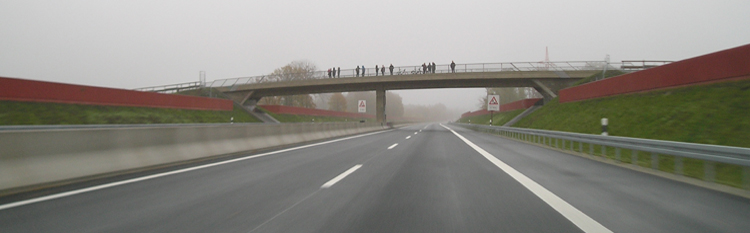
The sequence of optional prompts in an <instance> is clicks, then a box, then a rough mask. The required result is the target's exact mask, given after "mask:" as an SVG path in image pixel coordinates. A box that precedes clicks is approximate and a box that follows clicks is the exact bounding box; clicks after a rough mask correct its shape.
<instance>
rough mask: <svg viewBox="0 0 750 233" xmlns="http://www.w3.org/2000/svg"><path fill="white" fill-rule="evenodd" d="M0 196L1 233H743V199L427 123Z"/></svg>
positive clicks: (747, 215)
mask: <svg viewBox="0 0 750 233" xmlns="http://www.w3.org/2000/svg"><path fill="white" fill-rule="evenodd" d="M181 169H182V170H174V171H171V172H170V173H166V174H164V173H162V174H155V175H154V174H151V175H148V176H145V177H141V178H134V179H132V180H124V181H120V182H119V183H111V184H105V186H94V187H92V188H90V189H88V190H79V191H75V190H74V191H73V192H72V193H67V194H63V195H59V196H55V197H51V198H48V200H40V201H35V200H31V201H28V202H12V201H9V200H0V203H2V204H0V232H582V231H585V232H602V231H604V232H606V231H613V232H741V231H746V230H747V229H750V221H747V220H748V219H750V212H748V211H747V210H750V202H749V201H748V200H747V199H744V198H741V197H736V196H732V195H728V194H724V193H720V192H716V191H712V190H707V189H703V188H699V187H695V186H691V185H688V184H684V183H679V182H675V181H672V180H667V179H664V178H660V177H657V176H652V175H648V174H643V173H639V172H635V171H632V170H629V169H625V168H621V167H617V166H613V165H609V164H605V163H600V162H596V161H592V160H588V159H585V158H581V157H578V156H574V155H568V154H565V153H561V152H558V151H554V150H550V149H545V148H541V147H537V146H533V145H528V144H525V143H521V142H517V141H512V140H507V139H503V138H499V137H496V136H493V135H488V134H482V133H478V132H474V131H470V130H466V129H463V128H461V127H458V126H455V125H450V124H438V123H434V124H422V125H412V126H408V127H404V128H399V129H394V130H389V131H381V132H376V133H371V134H365V135H358V136H354V137H348V138H341V139H337V140H333V141H326V142H321V143H315V144H307V145H303V146H298V147H292V148H286V149H283V150H276V151H271V152H264V153H257V154H247V156H244V157H240V158H238V159H233V160H226V161H223V162H220V163H216V164H203V165H200V166H198V167H192V168H181Z"/></svg>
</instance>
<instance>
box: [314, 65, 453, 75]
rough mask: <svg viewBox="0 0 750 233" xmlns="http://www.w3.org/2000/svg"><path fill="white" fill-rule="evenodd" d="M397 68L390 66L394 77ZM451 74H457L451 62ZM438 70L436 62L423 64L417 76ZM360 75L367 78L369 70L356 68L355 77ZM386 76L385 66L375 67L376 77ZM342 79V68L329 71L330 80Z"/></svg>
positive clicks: (360, 67) (362, 67) (363, 67)
mask: <svg viewBox="0 0 750 233" xmlns="http://www.w3.org/2000/svg"><path fill="white" fill-rule="evenodd" d="M394 68H395V67H394V66H393V64H391V65H390V66H388V70H389V71H390V75H393V69H394ZM450 68H451V73H456V63H455V62H453V61H451V64H450ZM436 70H437V65H435V62H431V63H430V62H426V63H422V71H421V72H418V73H416V74H434V73H435V71H436ZM360 74H361V75H362V77H364V76H367V69H366V68H365V66H364V65H363V66H357V68H354V75H355V77H359V76H360ZM381 75H382V76H385V65H380V66H378V65H375V76H381ZM336 77H338V78H340V77H341V67H333V68H329V69H328V78H336Z"/></svg>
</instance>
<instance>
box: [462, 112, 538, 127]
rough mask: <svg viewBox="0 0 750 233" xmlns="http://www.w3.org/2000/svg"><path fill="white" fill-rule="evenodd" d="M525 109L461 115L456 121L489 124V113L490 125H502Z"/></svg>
mask: <svg viewBox="0 0 750 233" xmlns="http://www.w3.org/2000/svg"><path fill="white" fill-rule="evenodd" d="M525 110H526V109H519V110H513V111H507V112H501V113H495V114H487V115H479V116H470V117H463V118H461V119H459V120H458V121H459V122H460V123H471V124H480V125H489V124H490V115H492V125H499V126H502V125H504V124H505V123H508V121H510V120H513V118H514V117H516V116H518V115H519V114H521V113H522V112H523V111H525Z"/></svg>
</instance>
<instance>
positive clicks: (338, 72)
mask: <svg viewBox="0 0 750 233" xmlns="http://www.w3.org/2000/svg"><path fill="white" fill-rule="evenodd" d="M336 75H338V76H339V78H341V67H340V66H339V70H338V71H337V72H336Z"/></svg>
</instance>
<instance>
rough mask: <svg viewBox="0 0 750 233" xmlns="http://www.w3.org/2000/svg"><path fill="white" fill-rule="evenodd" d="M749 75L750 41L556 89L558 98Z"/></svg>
mask: <svg viewBox="0 0 750 233" xmlns="http://www.w3.org/2000/svg"><path fill="white" fill-rule="evenodd" d="M742 78H750V44H748V45H743V46H740V47H736V48H732V49H727V50H723V51H719V52H715V53H711V54H707V55H703V56H699V57H694V58H690V59H687V60H682V61H679V62H674V63H670V64H667V65H663V66H659V67H655V68H651V69H647V70H642V71H638V72H634V73H630V74H625V75H620V76H617V77H613V78H608V79H604V80H600V81H596V82H591V83H587V84H584V85H580V86H576V87H571V88H567V89H563V90H560V95H559V96H560V102H561V103H565V102H571V101H580V100H587V99H594V98H600V97H605V96H613V95H619V94H626V93H633V92H642V91H649V90H656V89H662V88H669V87H678V86H685V85H695V84H701V83H708V82H718V81H726V80H735V79H742Z"/></svg>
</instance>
